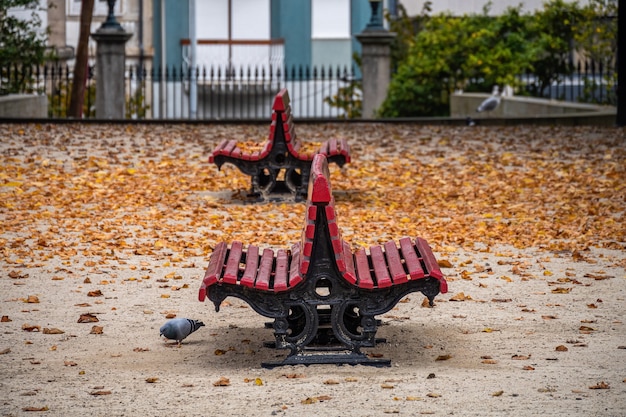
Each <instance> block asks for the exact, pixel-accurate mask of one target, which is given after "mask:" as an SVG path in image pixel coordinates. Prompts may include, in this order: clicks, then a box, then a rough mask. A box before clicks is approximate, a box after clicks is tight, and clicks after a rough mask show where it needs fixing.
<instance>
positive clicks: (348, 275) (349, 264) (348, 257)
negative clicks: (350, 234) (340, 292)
mask: <svg viewBox="0 0 626 417" xmlns="http://www.w3.org/2000/svg"><path fill="white" fill-rule="evenodd" d="M343 255H344V256H343V260H344V263H345V265H346V271H345V272H344V273H343V277H344V278H345V279H346V281H348V282H349V283H350V284H356V271H355V270H354V257H353V255H352V251H351V250H350V245H349V244H348V243H346V242H343Z"/></svg>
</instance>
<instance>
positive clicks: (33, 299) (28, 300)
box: [24, 295, 39, 304]
mask: <svg viewBox="0 0 626 417" xmlns="http://www.w3.org/2000/svg"><path fill="white" fill-rule="evenodd" d="M24 302H25V303H29V304H37V303H39V297H37V296H36V295H29V296H28V298H26V300H24Z"/></svg>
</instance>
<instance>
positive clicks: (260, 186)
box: [209, 88, 350, 200]
mask: <svg viewBox="0 0 626 417" xmlns="http://www.w3.org/2000/svg"><path fill="white" fill-rule="evenodd" d="M272 110H273V113H272V123H271V125H270V134H269V138H268V140H267V142H266V143H265V145H264V146H263V148H262V149H261V150H260V151H255V152H246V151H245V150H243V149H241V148H240V146H239V143H238V142H237V141H236V140H234V139H231V140H229V139H224V140H223V141H222V142H221V143H220V144H219V145H218V146H217V147H216V148H215V149H214V150H213V152H212V154H211V156H210V157H209V162H210V163H215V164H216V165H217V167H218V169H219V168H221V167H222V165H223V164H225V163H231V164H233V165H235V166H236V167H237V168H239V170H240V171H241V172H243V173H244V174H246V175H250V177H251V180H252V181H251V182H252V186H251V195H252V196H254V197H256V198H258V199H259V200H264V199H268V198H271V196H272V195H280V194H281V193H286V192H290V193H291V194H293V195H294V196H295V198H296V200H302V199H304V198H306V191H307V184H308V181H309V173H310V166H311V161H312V160H313V155H314V153H306V152H302V149H301V148H302V143H301V142H300V141H299V140H298V138H297V136H296V132H295V126H294V123H293V117H292V114H291V105H290V103H289V93H288V92H287V89H284V88H283V89H282V90H280V92H279V93H278V94H276V97H275V98H274V105H273V107H272ZM317 153H321V154H323V155H325V156H326V158H327V159H328V161H329V162H331V163H336V164H337V165H339V166H340V167H341V166H343V165H344V164H346V163H349V162H350V146H349V145H348V142H347V141H346V139H345V138H341V139H329V140H328V141H326V142H324V143H323V144H322V145H321V147H320V148H319V150H318V151H317Z"/></svg>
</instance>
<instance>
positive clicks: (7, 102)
mask: <svg viewBox="0 0 626 417" xmlns="http://www.w3.org/2000/svg"><path fill="white" fill-rule="evenodd" d="M47 117H48V98H47V97H46V96H36V95H32V94H9V95H8V96H0V118H6V119H39V118H47Z"/></svg>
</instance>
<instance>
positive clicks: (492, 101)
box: [476, 85, 500, 113]
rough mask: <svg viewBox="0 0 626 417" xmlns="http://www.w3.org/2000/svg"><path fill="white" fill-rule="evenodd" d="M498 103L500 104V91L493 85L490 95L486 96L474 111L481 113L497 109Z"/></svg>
mask: <svg viewBox="0 0 626 417" xmlns="http://www.w3.org/2000/svg"><path fill="white" fill-rule="evenodd" d="M499 105H500V91H499V90H498V86H497V85H494V86H493V92H492V93H491V96H490V97H488V98H486V99H485V101H483V102H482V103H480V106H478V108H477V109H476V111H477V112H478V113H481V112H484V111H487V112H490V111H493V110H495V109H497V108H498V106H499Z"/></svg>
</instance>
